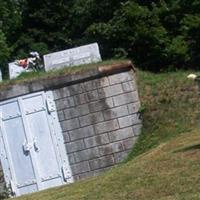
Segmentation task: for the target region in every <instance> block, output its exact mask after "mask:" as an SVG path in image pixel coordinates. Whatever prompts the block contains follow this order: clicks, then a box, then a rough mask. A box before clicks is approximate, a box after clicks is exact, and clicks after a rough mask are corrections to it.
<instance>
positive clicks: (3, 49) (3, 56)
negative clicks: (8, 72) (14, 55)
mask: <svg viewBox="0 0 200 200" xmlns="http://www.w3.org/2000/svg"><path fill="white" fill-rule="evenodd" d="M9 55H10V50H9V48H8V45H7V42H6V38H5V35H4V33H3V32H2V30H1V29H0V69H1V70H2V71H5V66H6V63H7V61H8V58H9Z"/></svg>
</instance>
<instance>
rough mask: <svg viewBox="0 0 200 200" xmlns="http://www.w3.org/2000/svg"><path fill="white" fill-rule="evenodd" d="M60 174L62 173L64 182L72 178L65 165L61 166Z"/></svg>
mask: <svg viewBox="0 0 200 200" xmlns="http://www.w3.org/2000/svg"><path fill="white" fill-rule="evenodd" d="M62 173H63V177H64V180H65V181H66V182H67V180H68V179H70V178H71V177H72V174H71V171H70V170H69V168H68V167H67V165H66V164H63V166H62Z"/></svg>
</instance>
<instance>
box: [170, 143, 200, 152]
mask: <svg viewBox="0 0 200 200" xmlns="http://www.w3.org/2000/svg"><path fill="white" fill-rule="evenodd" d="M192 150H200V144H196V145H192V146H189V147H185V148H182V149H178V150H176V151H174V152H173V153H179V152H186V151H192Z"/></svg>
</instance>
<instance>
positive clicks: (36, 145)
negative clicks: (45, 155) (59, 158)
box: [33, 138, 40, 152]
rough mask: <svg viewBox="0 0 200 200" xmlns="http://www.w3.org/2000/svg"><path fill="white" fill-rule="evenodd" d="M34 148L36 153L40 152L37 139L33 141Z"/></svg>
mask: <svg viewBox="0 0 200 200" xmlns="http://www.w3.org/2000/svg"><path fill="white" fill-rule="evenodd" d="M33 146H34V149H35V151H37V152H38V151H40V148H39V146H38V143H37V139H36V138H34V140H33Z"/></svg>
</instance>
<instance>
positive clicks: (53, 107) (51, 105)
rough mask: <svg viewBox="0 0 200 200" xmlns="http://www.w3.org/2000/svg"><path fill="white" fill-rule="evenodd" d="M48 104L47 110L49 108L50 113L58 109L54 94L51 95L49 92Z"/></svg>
mask: <svg viewBox="0 0 200 200" xmlns="http://www.w3.org/2000/svg"><path fill="white" fill-rule="evenodd" d="M46 105H47V110H48V112H49V113H51V112H53V111H55V110H56V105H55V102H54V100H53V98H52V96H51V95H49V94H48V95H47V97H46Z"/></svg>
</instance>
